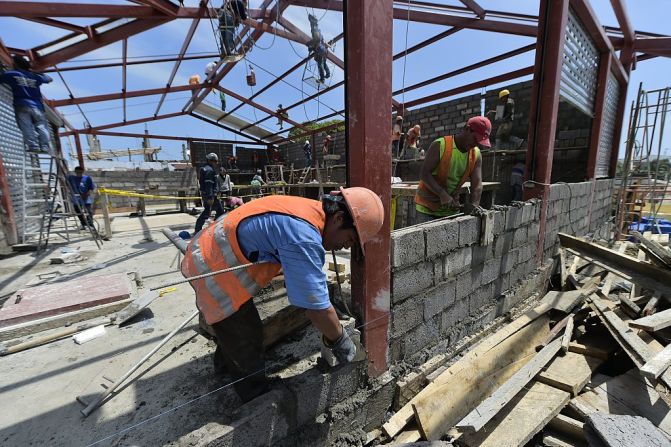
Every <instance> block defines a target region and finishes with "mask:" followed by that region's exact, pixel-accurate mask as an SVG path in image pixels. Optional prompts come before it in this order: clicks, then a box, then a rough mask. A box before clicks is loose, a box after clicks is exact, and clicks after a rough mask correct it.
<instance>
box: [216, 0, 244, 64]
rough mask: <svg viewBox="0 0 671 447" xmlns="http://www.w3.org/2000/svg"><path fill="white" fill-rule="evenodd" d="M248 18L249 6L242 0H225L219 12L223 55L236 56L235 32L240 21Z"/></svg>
mask: <svg viewBox="0 0 671 447" xmlns="http://www.w3.org/2000/svg"><path fill="white" fill-rule="evenodd" d="M245 20H247V8H246V7H245V3H244V2H242V1H240V0H224V3H223V4H222V5H221V10H220V12H219V32H220V33H221V43H222V46H223V48H222V50H223V51H222V54H221V57H222V58H223V57H226V56H235V55H236V53H235V42H234V38H235V33H236V30H237V28H238V25H240V22H242V21H245Z"/></svg>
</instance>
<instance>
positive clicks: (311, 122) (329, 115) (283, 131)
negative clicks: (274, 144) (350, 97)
mask: <svg viewBox="0 0 671 447" xmlns="http://www.w3.org/2000/svg"><path fill="white" fill-rule="evenodd" d="M343 113H345V109H342V110H339V111H335V112H332V113H329V114H328V115H324V116H320V117H318V118H315V119H313V120H310V121H306V122H304V123H303V126H307V125H309V124H313V123H316V122H318V121H323V120H326V119H329V118H333V117H334V116H337V115H342V114H343ZM296 129H297V128H296V127H288V128H286V129H282V130H280V131H278V132H275V133H274V134H272V135H270V137H276V136H278V135H282V134H283V133H286V134H287V135H288V134H290V133H291V131H292V130H296ZM321 131H322V132H323V130H321ZM306 135H310V134H309V133H308V134H306ZM287 138H288V137H287ZM296 138H298V137H296V136H292V137H291V139H292V140H294V139H296Z"/></svg>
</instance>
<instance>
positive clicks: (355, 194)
mask: <svg viewBox="0 0 671 447" xmlns="http://www.w3.org/2000/svg"><path fill="white" fill-rule="evenodd" d="M340 193H341V194H342V196H343V198H344V199H345V204H347V209H348V210H349V212H350V214H351V215H352V220H353V221H354V227H355V228H356V232H357V234H358V235H359V245H360V246H361V253H364V254H365V252H364V248H363V246H364V244H365V243H366V242H368V241H370V240H371V239H373V238H374V237H375V236H376V235H377V234H378V233H379V232H380V228H382V224H383V223H384V207H383V206H382V200H380V198H379V197H378V195H377V194H375V193H374V192H373V191H371V190H370V189H368V188H362V187H359V186H355V187H352V188H343V187H342V186H341V187H340Z"/></svg>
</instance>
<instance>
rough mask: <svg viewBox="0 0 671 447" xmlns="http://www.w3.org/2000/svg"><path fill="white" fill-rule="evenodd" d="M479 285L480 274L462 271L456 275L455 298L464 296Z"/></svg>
mask: <svg viewBox="0 0 671 447" xmlns="http://www.w3.org/2000/svg"><path fill="white" fill-rule="evenodd" d="M479 285H480V275H479V274H477V273H475V272H473V271H469V272H464V273H462V274H461V275H459V276H458V277H457V287H456V290H457V293H456V299H457V300H460V299H463V298H466V297H467V296H468V295H469V294H470V293H471V292H472V291H473V290H474V289H475V288H477V287H478V286H479Z"/></svg>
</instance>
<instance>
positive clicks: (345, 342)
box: [322, 328, 356, 363]
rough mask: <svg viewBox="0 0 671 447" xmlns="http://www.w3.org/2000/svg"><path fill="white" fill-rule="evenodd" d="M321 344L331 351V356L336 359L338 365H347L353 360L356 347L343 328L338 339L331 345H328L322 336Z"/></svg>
mask: <svg viewBox="0 0 671 447" xmlns="http://www.w3.org/2000/svg"><path fill="white" fill-rule="evenodd" d="M322 343H324V346H326V347H327V348H329V349H330V350H331V352H332V353H333V356H334V357H335V358H336V359H338V363H349V362H351V361H352V360H354V356H355V355H356V345H355V344H354V342H353V341H352V339H351V338H350V337H349V334H347V331H346V330H345V328H343V330H342V335H341V336H340V338H339V339H337V340H336V341H335V342H333V343H329V341H328V340H327V339H326V337H324V336H323V335H322Z"/></svg>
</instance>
